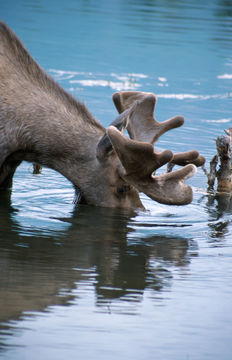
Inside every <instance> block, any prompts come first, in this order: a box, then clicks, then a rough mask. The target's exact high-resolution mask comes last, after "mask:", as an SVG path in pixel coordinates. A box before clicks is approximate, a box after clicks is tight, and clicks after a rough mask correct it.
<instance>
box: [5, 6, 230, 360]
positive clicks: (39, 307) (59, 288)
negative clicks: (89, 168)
mask: <svg viewBox="0 0 232 360" xmlns="http://www.w3.org/2000/svg"><path fill="white" fill-rule="evenodd" d="M0 10H1V18H2V19H3V20H4V21H6V22H7V23H8V24H9V25H10V26H11V27H12V28H13V30H14V31H15V32H16V33H17V34H18V35H19V36H20V38H21V39H22V41H23V42H24V44H25V45H26V47H27V48H28V49H29V51H30V52H31V53H32V55H33V56H34V57H35V58H36V60H37V61H38V62H39V63H40V64H41V66H42V67H43V68H44V69H45V70H46V71H47V72H48V73H49V74H50V75H51V76H53V77H54V78H55V79H56V80H57V81H58V82H59V83H60V84H61V85H62V86H63V87H64V88H65V89H66V90H67V91H69V92H70V93H72V95H73V96H75V97H77V98H79V99H81V100H83V101H85V103H86V104H87V106H88V108H89V109H90V111H91V112H92V113H93V115H94V116H95V117H97V118H98V119H99V120H100V121H101V122H102V123H103V125H104V126H107V125H108V124H109V123H110V122H111V121H112V120H113V119H114V118H115V117H116V115H117V114H116V110H115V109H114V106H113V103H112V100H111V96H112V94H113V92H115V91H118V90H141V91H151V92H153V93H156V94H157V96H158V104H157V107H156V118H157V120H160V121H163V120H165V119H167V118H169V117H172V116H174V115H176V114H181V115H183V116H184V117H185V119H186V122H185V125H184V126H183V127H182V128H179V129H176V130H174V131H172V132H170V133H167V134H165V135H164V136H162V138H161V139H160V140H159V142H158V144H157V147H158V149H159V150H163V149H166V148H169V149H171V150H172V151H174V152H178V151H184V150H188V149H192V148H197V149H198V150H200V151H201V153H202V154H203V155H205V157H206V159H207V166H208V165H209V161H210V160H211V158H212V157H213V155H214V154H215V143H214V138H216V137H217V136H218V135H222V134H223V129H224V128H229V127H231V122H232V112H231V108H232V107H231V105H232V97H231V94H232V54H231V53H232V51H231V49H232V41H231V39H232V37H231V36H232V3H231V1H220V0H213V1H207V0H206V1H198V0H197V1H195V2H189V1H183V0H176V1H174V0H173V1H164V0H163V1H161V0H160V1H155V0H153V1H152V0H151V1H145V0H144V1H142V0H128V1H123V0H114V1H110V2H109V1H105V0H100V1H97V2H96V1H92V0H90V1H84V0H83V1H74V0H73V1H71V0H70V1H49V2H46V1H42V0H30V1H26V0H19V1H13V0H9V1H7V2H4V1H2V2H1V3H0ZM161 171H165V169H162V170H161ZM189 183H190V184H191V185H192V186H193V189H194V200H193V202H192V203H191V204H190V205H187V206H185V207H176V206H165V205H160V204H158V203H155V202H153V201H152V200H150V199H148V198H147V197H146V196H145V195H141V197H142V200H143V203H144V204H145V206H146V208H147V211H146V212H135V213H132V214H131V213H128V212H127V211H119V210H113V209H103V208H95V207H90V206H86V205H80V206H78V207H76V208H75V206H74V205H73V198H74V191H73V188H72V186H71V184H69V183H68V181H67V180H66V179H64V178H63V177H62V176H60V175H59V174H57V173H55V172H53V171H51V170H49V169H43V170H42V173H41V174H40V175H33V174H32V165H30V164H28V163H23V164H22V165H21V166H20V167H19V169H18V170H17V173H16V176H15V180H14V186H13V190H12V195H11V199H10V192H2V193H1V202H0V221H1V226H0V247H1V249H0V250H1V251H0V274H1V275H0V358H3V359H7V360H14V359H17V360H27V359H31V358H33V359H35V360H37V359H38V360H40V359H42V358H43V359H58V360H59V359H63V358H67V359H77V357H78V358H80V359H107V360H108V359H119V358H122V359H148V360H150V359H153V358H155V359H157V360H159V359H161V360H163V359H170V360H175V359H178V360H180V359H184V360H185V359H191V360H192V359H196V360H197V359H201V360H204V359H210V360H212V359H223V360H227V359H228V360H229V359H231V352H232V345H231V332H232V315H231V300H232V290H231V289H232V288H231V278H232V261H231V260H232V247H231V233H232V225H231V209H232V207H231V198H230V196H228V195H223V196H219V195H217V194H208V193H207V191H206V189H207V184H206V178H205V175H204V174H203V172H202V171H201V169H199V171H198V173H197V175H196V176H195V177H194V178H192V179H190V180H189Z"/></svg>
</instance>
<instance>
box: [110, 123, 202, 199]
mask: <svg viewBox="0 0 232 360" xmlns="http://www.w3.org/2000/svg"><path fill="white" fill-rule="evenodd" d="M107 134H108V136H109V138H110V141H111V143H112V145H113V147H114V150H115V151H116V153H117V155H118V157H119V159H120V161H121V163H122V165H123V168H124V169H123V171H122V173H121V176H122V177H123V178H124V180H125V181H126V182H128V183H129V184H131V185H133V186H134V187H135V188H137V190H139V191H141V192H144V193H145V194H146V195H147V196H149V197H150V198H151V199H153V200H156V201H158V202H160V203H163V204H169V205H185V204H188V203H190V202H191V201H192V197H193V195H192V189H191V187H190V186H188V185H186V184H184V181H185V180H186V179H188V178H189V177H191V176H193V175H194V174H195V172H196V167H195V166H194V165H192V164H189V165H186V166H185V167H184V168H182V169H180V170H177V171H173V172H172V173H167V174H162V175H159V176H154V175H153V172H154V171H155V170H156V169H157V168H159V167H160V166H162V165H164V164H165V163H167V162H169V161H170V160H171V159H172V156H173V154H172V152H171V151H170V150H165V151H163V152H161V153H158V152H156V151H155V150H154V148H153V146H152V145H151V144H148V143H142V142H139V141H135V140H130V139H128V138H126V137H125V136H124V135H123V134H122V133H121V132H120V131H118V130H117V129H116V128H115V127H113V126H110V127H109V128H108V129H107Z"/></svg>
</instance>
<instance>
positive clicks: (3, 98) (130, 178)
mask: <svg viewBox="0 0 232 360" xmlns="http://www.w3.org/2000/svg"><path fill="white" fill-rule="evenodd" d="M113 101H114V104H115V106H116V108H117V110H118V113H119V115H118V116H117V117H116V119H115V120H114V121H113V122H112V123H111V125H110V126H109V127H108V128H107V129H105V128H104V127H103V126H102V125H101V124H100V123H99V122H98V121H97V120H96V119H95V118H94V117H93V116H92V115H91V114H90V113H89V111H88V109H87V108H86V106H85V105H84V104H83V103H80V102H79V101H78V100H76V99H75V98H73V97H72V96H71V95H70V94H69V93H67V92H66V91H65V90H64V89H63V88H62V87H61V86H60V85H59V84H57V83H56V82H55V81H54V80H53V79H52V78H51V77H50V76H48V75H47V74H46V73H45V72H44V71H43V70H42V69H41V67H40V66H39V65H38V64H37V63H36V61H35V60H34V59H33V58H32V57H31V55H30V54H29V52H28V51H27V50H26V49H25V47H24V46H23V44H22V43H21V41H20V40H19V39H18V38H17V36H16V35H15V34H14V33H13V32H12V30H10V29H9V27H8V26H7V25H6V24H5V23H3V22H0V187H2V188H7V187H9V186H11V182H12V177H13V175H14V172H15V169H16V168H17V166H18V165H19V164H20V163H21V161H23V160H26V161H31V162H34V163H37V164H40V165H42V166H47V167H49V168H51V169H54V170H56V171H58V172H59V173H61V174H62V175H64V176H65V177H66V178H67V179H68V180H70V181H71V182H72V183H73V185H74V187H75V189H76V191H77V194H78V195H80V196H78V197H79V198H80V197H81V198H82V200H83V201H85V202H86V203H89V204H92V205H99V206H106V207H121V208H133V209H135V208H143V205H142V203H141V201H140V198H139V192H143V193H145V194H146V195H147V196H149V197H150V198H151V199H153V200H156V201H158V202H160V203H164V204H176V205H184V204H188V203H190V202H191V201H192V196H193V195H192V189H191V187H190V186H188V185H186V184H185V183H184V181H185V180H186V179H188V178H189V177H190V176H192V175H194V174H195V172H196V166H199V165H202V164H203V163H204V158H203V156H201V155H200V154H199V153H198V151H196V150H192V151H188V152H183V153H178V154H173V153H172V152H171V151H170V150H165V151H162V152H159V151H157V150H156V149H155V148H154V144H155V142H156V141H157V140H158V138H159V137H160V136H161V135H162V134H164V133H165V132H166V131H168V130H171V129H174V128H177V127H179V126H181V125H183V123H184V119H183V117H181V116H175V117H173V118H171V119H169V120H167V121H164V122H157V121H156V120H155V118H154V109H155V105H156V96H155V95H154V94H152V93H146V92H133V91H132V92H130V91H122V92H118V93H115V94H114V95H113ZM125 130H127V132H128V134H129V137H127V136H125V135H124V133H123V132H124V131H125ZM164 164H177V165H181V166H183V168H181V169H179V170H176V171H173V172H169V173H164V174H161V175H155V171H156V170H157V169H158V168H160V167H161V166H163V165H164Z"/></svg>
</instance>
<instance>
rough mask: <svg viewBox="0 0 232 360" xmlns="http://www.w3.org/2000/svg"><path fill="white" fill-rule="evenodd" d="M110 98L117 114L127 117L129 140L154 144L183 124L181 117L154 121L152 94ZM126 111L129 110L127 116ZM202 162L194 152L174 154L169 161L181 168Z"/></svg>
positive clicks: (130, 93)
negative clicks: (163, 135) (166, 133)
mask: <svg viewBox="0 0 232 360" xmlns="http://www.w3.org/2000/svg"><path fill="white" fill-rule="evenodd" d="M112 98H113V102H114V104H115V106H116V108H117V110H118V112H119V113H120V114H121V115H123V114H125V115H126V116H127V123H126V128H127V130H128V133H129V136H130V138H131V139H134V140H138V141H144V142H148V143H151V144H154V143H155V142H156V141H157V140H158V138H159V137H160V136H161V135H162V134H164V133H165V132H167V131H169V130H171V129H174V128H177V127H179V126H181V125H183V123H184V118H183V117H182V116H174V117H173V118H171V119H169V120H166V121H164V122H158V121H156V119H155V117H154V110H155V105H156V102H157V99H156V96H155V95H154V94H152V93H146V92H138V91H121V92H117V93H115V94H113V97H112ZM126 109H129V112H128V113H127V114H126V113H125V111H126ZM112 125H113V123H112ZM204 162H205V158H204V157H203V156H202V155H200V154H199V152H198V151H196V150H192V151H187V152H183V153H178V154H175V155H174V156H173V158H172V161H171V163H172V165H175V164H176V165H181V166H184V165H187V164H189V163H191V164H194V165H196V166H202V165H203V164H204Z"/></svg>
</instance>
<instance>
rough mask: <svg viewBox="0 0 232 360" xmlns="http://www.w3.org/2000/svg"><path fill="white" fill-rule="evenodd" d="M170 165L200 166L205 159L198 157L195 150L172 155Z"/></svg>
mask: <svg viewBox="0 0 232 360" xmlns="http://www.w3.org/2000/svg"><path fill="white" fill-rule="evenodd" d="M170 163H171V164H173V165H180V166H185V165H188V164H194V165H196V166H202V165H204V163H205V158H204V156H202V155H200V154H199V152H198V151H197V150H190V151H185V152H181V153H176V154H174V155H173V158H172V160H171V161H170Z"/></svg>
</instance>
